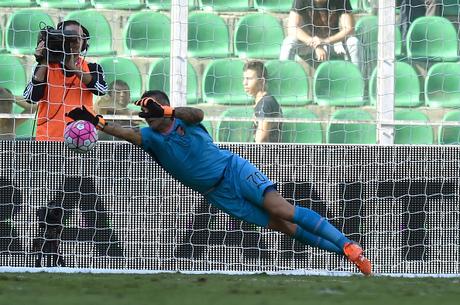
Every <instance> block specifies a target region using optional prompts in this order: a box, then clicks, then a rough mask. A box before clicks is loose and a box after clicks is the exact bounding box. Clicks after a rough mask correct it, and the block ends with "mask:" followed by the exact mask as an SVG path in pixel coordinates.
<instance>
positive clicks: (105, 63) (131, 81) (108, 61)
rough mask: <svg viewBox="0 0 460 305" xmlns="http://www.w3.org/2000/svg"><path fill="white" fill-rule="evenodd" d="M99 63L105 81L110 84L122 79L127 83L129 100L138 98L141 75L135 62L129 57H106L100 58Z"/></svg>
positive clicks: (140, 87) (140, 91)
mask: <svg viewBox="0 0 460 305" xmlns="http://www.w3.org/2000/svg"><path fill="white" fill-rule="evenodd" d="M99 64H100V65H101V66H102V68H103V69H104V75H105V81H106V82H107V84H111V83H112V82H114V81H116V80H122V81H124V82H125V83H126V84H128V86H129V89H130V92H131V100H132V101H135V100H138V99H139V98H140V97H141V95H142V76H141V73H140V71H139V69H138V68H137V66H136V64H135V63H134V62H133V61H132V60H131V59H129V58H123V57H107V58H102V59H101V60H100V61H99Z"/></svg>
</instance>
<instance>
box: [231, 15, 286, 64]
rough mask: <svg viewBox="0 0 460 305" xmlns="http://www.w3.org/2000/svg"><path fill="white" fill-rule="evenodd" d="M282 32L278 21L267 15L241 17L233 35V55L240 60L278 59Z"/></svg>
mask: <svg viewBox="0 0 460 305" xmlns="http://www.w3.org/2000/svg"><path fill="white" fill-rule="evenodd" d="M283 39H284V31H283V28H282V26H281V23H280V21H279V20H278V19H277V18H276V17H274V16H272V15H269V14H264V13H256V14H249V15H245V16H243V17H241V18H240V19H239V20H238V22H237V24H236V26H235V34H234V49H235V55H236V56H238V57H240V58H278V57H279V54H280V50H281V44H282V42H283Z"/></svg>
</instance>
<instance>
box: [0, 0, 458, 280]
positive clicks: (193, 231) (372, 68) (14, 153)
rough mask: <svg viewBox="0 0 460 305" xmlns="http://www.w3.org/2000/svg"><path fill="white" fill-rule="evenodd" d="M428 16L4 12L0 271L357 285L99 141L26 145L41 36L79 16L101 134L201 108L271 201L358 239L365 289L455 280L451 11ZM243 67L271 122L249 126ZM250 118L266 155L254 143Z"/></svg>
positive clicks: (269, 6)
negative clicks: (96, 74) (376, 282)
mask: <svg viewBox="0 0 460 305" xmlns="http://www.w3.org/2000/svg"><path fill="white" fill-rule="evenodd" d="M422 2H423V3H422ZM441 2H442V3H441ZM441 2H439V1H434V3H433V4H432V5H431V6H430V4H429V3H428V2H424V1H421V2H420V4H416V3H415V1H391V0H380V1H367V0H354V1H349V0H346V1H343V0H339V1H332V0H328V1H316V0H311V1H309V0H307V1H300V0H296V1H294V0H249V1H248V0H235V1H220V0H211V1H205V0H171V1H168V0H158V1H155V0H151V1H149V0H145V1H140V0H137V1H136V0H133V1H128V0H124V1H113V0H112V1H98V0H92V1H38V0H37V1H3V2H1V3H0V6H1V7H2V10H1V13H0V16H1V17H2V18H1V19H0V20H1V23H0V34H1V35H0V148H1V150H0V217H1V218H0V270H8V271H19V270H43V269H42V268H45V270H52V269H50V267H54V266H61V267H64V266H65V267H67V268H68V269H59V270H64V271H66V272H72V271H81V270H92V271H96V270H97V271H100V272H104V271H110V272H112V271H113V272H162V271H182V272H228V273H251V272H277V273H293V274H308V273H310V274H313V273H320V274H331V273H334V272H339V274H341V273H342V272H343V273H344V274H345V273H347V272H357V270H356V268H355V267H354V266H353V265H351V264H350V263H349V262H348V261H346V259H344V258H343V257H340V256H338V255H336V254H331V253H326V252H324V251H321V250H318V249H314V248H311V247H309V246H305V245H301V244H299V243H297V242H294V241H293V240H292V239H291V238H289V237H287V236H284V235H282V234H280V233H277V232H274V231H270V230H267V229H262V228H258V227H255V226H252V225H250V224H247V223H245V222H241V221H239V220H236V219H233V218H231V217H229V216H227V215H226V214H224V213H222V212H220V211H218V210H217V209H215V208H213V207H211V206H210V205H209V204H208V203H207V202H206V201H205V200H204V199H203V197H202V196H201V195H199V194H197V193H195V192H193V191H191V190H190V189H187V188H185V187H184V186H182V185H181V184H180V183H179V182H177V181H175V180H174V179H173V178H171V177H170V176H169V175H168V174H167V173H165V172H164V171H163V170H162V169H161V168H160V167H159V166H158V165H157V164H156V163H155V162H154V161H153V160H152V159H151V158H150V157H149V156H148V155H146V154H145V153H144V152H143V151H141V150H140V149H138V148H136V147H134V146H131V145H129V144H127V143H123V142H119V141H116V140H117V139H115V138H113V137H109V136H107V135H104V134H103V133H100V134H99V140H100V141H99V143H98V145H97V147H96V148H95V149H94V150H93V151H91V152H89V153H87V154H83V155H80V154H75V153H74V152H72V151H70V150H68V149H67V148H66V147H65V146H64V145H63V144H62V143H59V142H58V143H51V142H39V141H34V136H35V135H36V132H37V130H36V129H37V126H36V118H37V115H36V113H37V107H36V106H35V105H34V104H31V105H29V104H28V103H27V101H26V100H27V99H31V95H30V94H29V93H30V92H31V91H28V90H32V87H33V86H32V87H29V81H30V80H31V78H32V75H33V71H34V69H35V68H36V64H35V57H34V55H33V54H34V52H35V47H36V44H37V35H38V33H39V32H40V29H41V28H42V27H43V26H44V25H50V26H54V27H55V26H56V25H57V24H58V22H60V21H62V20H77V21H79V22H80V23H81V24H82V25H84V26H85V28H86V29H87V30H88V31H89V34H90V39H89V47H88V49H87V51H85V52H82V54H81V56H82V58H84V59H85V60H86V61H88V62H91V63H98V64H99V65H100V66H101V67H102V68H103V71H104V76H105V82H106V84H107V86H108V92H107V94H106V95H105V96H103V97H99V96H94V97H93V104H94V108H95V110H96V111H97V112H98V113H101V114H103V115H104V117H105V118H106V119H107V120H114V121H117V122H119V123H121V124H123V125H124V126H127V127H143V126H145V122H143V121H142V120H140V119H139V117H138V116H137V112H138V111H139V110H140V109H139V108H138V107H137V106H135V105H134V101H136V100H138V99H139V98H140V97H141V95H142V94H143V92H144V91H147V90H162V91H165V92H166V93H168V95H169V96H170V99H171V101H172V103H173V105H174V106H184V105H187V106H194V107H198V108H200V109H202V110H203V111H204V112H205V120H204V122H203V124H204V125H205V127H206V128H207V130H208V131H209V133H210V134H211V135H212V136H213V138H214V139H215V140H216V142H218V143H219V145H221V146H222V147H223V148H227V149H230V150H231V151H234V152H236V153H238V154H240V155H242V156H243V157H245V158H247V159H249V160H250V161H251V162H253V163H254V164H256V165H257V166H258V167H259V168H260V169H261V171H262V172H264V173H266V174H267V176H268V177H269V178H270V179H272V180H273V181H274V182H276V183H277V186H278V190H279V191H280V193H281V194H282V195H283V197H285V198H286V199H288V200H289V201H290V202H291V203H292V204H295V205H301V206H306V207H309V208H312V209H313V210H315V211H317V212H319V213H320V214H322V215H323V216H325V217H327V218H328V219H330V221H331V222H332V223H333V224H334V225H335V226H336V227H337V228H338V229H339V230H341V231H343V232H344V233H345V234H346V235H347V236H348V237H349V238H350V239H352V240H354V241H356V242H359V243H360V244H361V245H362V246H363V248H364V249H365V254H366V256H368V257H369V258H370V259H371V261H372V262H373V267H374V270H373V271H374V272H375V273H376V274H395V275H414V276H421V275H437V276H448V275H454V276H455V275H457V276H458V274H459V273H460V271H459V267H460V263H459V259H458V258H459V253H460V252H459V251H460V236H459V234H460V232H459V230H460V219H459V218H460V215H459V210H460V208H459V203H458V202H459V198H458V196H459V186H458V185H459V183H458V182H459V181H458V179H459V178H458V177H459V172H458V157H457V156H458V147H457V146H456V145H457V144H459V143H460V125H459V123H458V121H459V118H460V112H459V111H458V110H457V108H458V106H459V105H457V104H458V103H459V101H460V99H459V98H458V97H459V94H460V68H459V67H460V66H459V65H458V38H457V32H458V31H457V28H458V21H459V20H458V12H459V5H458V3H457V1H450V0H443V1H441ZM417 3H418V2H417ZM296 17H298V18H296ZM321 18H323V19H321ZM324 18H326V19H324ZM295 20H297V21H298V22H299V24H297V26H298V29H297V31H302V32H303V33H304V34H305V33H306V34H307V35H309V36H310V38H315V37H316V38H318V39H322V40H321V41H320V42H318V46H315V47H312V45H313V44H314V43H315V42H314V41H315V39H312V40H311V44H310V47H307V45H306V43H305V42H302V39H303V38H302V37H303V36H302V35H300V36H299V35H298V34H293V33H295V32H296V30H295V22H294V21H295ZM321 20H323V21H321ZM324 20H328V22H326V23H324ZM347 26H350V27H351V28H353V31H351V32H349V33H347V34H346V35H345V36H346V37H345V38H344V39H343V40H341V41H332V42H331V41H330V39H329V38H330V37H333V36H334V35H340V33H344V32H343V31H345V30H344V29H346V28H347ZM338 33H339V34H338ZM295 35H297V36H295ZM328 39H329V40H328ZM332 40H333V39H332ZM318 49H319V51H318ZM323 56H324V57H323ZM253 60H257V61H260V62H262V63H263V64H264V67H265V68H264V72H265V80H264V82H263V85H264V87H262V89H263V90H262V91H264V90H265V92H266V94H267V95H269V96H272V97H273V98H274V99H275V100H276V101H277V105H279V109H280V110H278V108H277V110H273V108H271V109H270V110H265V108H264V107H262V108H261V109H262V111H259V110H257V109H258V107H257V106H256V104H257V100H258V99H257V96H253V95H254V94H252V91H251V90H252V89H251V88H250V86H249V85H248V83H247V81H248V80H247V76H245V73H244V66H245V64H247V63H248V62H251V61H253ZM257 78H258V79H261V77H257ZM26 88H29V89H26ZM23 94H24V95H23ZM28 94H29V95H28ZM259 106H260V105H259ZM265 107H268V106H265ZM267 111H268V112H267ZM261 113H262V114H261ZM261 116H262V117H263V118H262V117H261ZM263 120H265V121H268V122H271V123H276V124H272V125H270V126H272V127H271V128H273V129H275V130H272V131H274V132H275V133H276V134H277V139H276V142H279V143H263V144H261V143H255V142H257V141H258V138H257V129H258V128H259V127H260V126H262V125H263V124H262V122H263ZM273 126H277V127H273ZM378 144H384V145H378ZM22 268H26V269H22ZM37 268H40V269H37Z"/></svg>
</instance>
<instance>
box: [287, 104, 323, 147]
mask: <svg viewBox="0 0 460 305" xmlns="http://www.w3.org/2000/svg"><path fill="white" fill-rule="evenodd" d="M283 117H284V118H287V119H288V118H290V119H294V118H296V119H305V120H317V119H318V117H317V116H316V115H315V114H314V113H313V112H312V111H310V110H308V109H306V108H283ZM282 126H283V127H282V133H281V141H282V142H283V143H311V144H320V143H323V129H322V127H321V123H314V122H311V123H308V122H305V123H304V122H299V123H286V122H284V123H283V125H282Z"/></svg>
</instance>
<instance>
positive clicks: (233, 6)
mask: <svg viewBox="0 0 460 305" xmlns="http://www.w3.org/2000/svg"><path fill="white" fill-rule="evenodd" d="M198 5H199V7H200V9H202V10H205V11H221V12H223V11H235V12H237V11H249V10H250V7H249V6H248V0H232V1H229V0H198Z"/></svg>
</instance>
